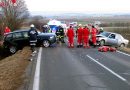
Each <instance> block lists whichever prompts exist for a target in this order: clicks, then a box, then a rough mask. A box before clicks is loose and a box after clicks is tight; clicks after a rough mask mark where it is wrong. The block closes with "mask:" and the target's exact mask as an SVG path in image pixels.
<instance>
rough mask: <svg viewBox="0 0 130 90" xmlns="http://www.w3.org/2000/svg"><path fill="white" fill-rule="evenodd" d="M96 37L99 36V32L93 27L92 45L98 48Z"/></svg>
mask: <svg viewBox="0 0 130 90" xmlns="http://www.w3.org/2000/svg"><path fill="white" fill-rule="evenodd" d="M96 35H97V30H96V28H95V27H94V26H92V31H91V37H92V43H93V46H94V47H96V44H97V43H96Z"/></svg>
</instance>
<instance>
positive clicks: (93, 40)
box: [92, 36, 96, 45]
mask: <svg viewBox="0 0 130 90" xmlns="http://www.w3.org/2000/svg"><path fill="white" fill-rule="evenodd" d="M92 43H93V44H94V45H96V36H92Z"/></svg>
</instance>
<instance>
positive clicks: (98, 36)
mask: <svg viewBox="0 0 130 90" xmlns="http://www.w3.org/2000/svg"><path fill="white" fill-rule="evenodd" d="M96 37H106V36H103V35H100V34H99V35H96Z"/></svg>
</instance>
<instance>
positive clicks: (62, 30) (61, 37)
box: [58, 25, 65, 43]
mask: <svg viewBox="0 0 130 90" xmlns="http://www.w3.org/2000/svg"><path fill="white" fill-rule="evenodd" d="M58 32H59V39H60V41H61V42H62V43H65V42H64V35H65V33H64V28H63V27H62V26H61V25H60V26H59V28H58Z"/></svg>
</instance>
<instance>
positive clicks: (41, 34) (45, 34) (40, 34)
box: [38, 33, 55, 36]
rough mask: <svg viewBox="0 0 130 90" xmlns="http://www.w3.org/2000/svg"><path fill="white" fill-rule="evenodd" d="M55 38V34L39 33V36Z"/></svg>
mask: <svg viewBox="0 0 130 90" xmlns="http://www.w3.org/2000/svg"><path fill="white" fill-rule="evenodd" d="M43 35H44V36H55V33H39V35H38V36H43Z"/></svg>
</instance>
